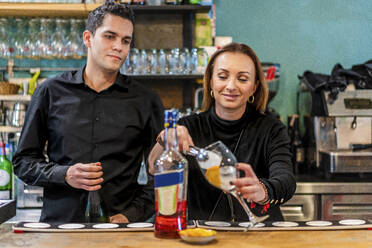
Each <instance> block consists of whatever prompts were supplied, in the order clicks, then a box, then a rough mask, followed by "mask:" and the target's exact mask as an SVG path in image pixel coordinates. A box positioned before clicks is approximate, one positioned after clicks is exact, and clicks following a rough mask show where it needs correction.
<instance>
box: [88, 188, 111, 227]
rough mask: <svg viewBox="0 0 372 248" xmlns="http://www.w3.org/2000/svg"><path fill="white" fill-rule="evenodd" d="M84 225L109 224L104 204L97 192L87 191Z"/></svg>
mask: <svg viewBox="0 0 372 248" xmlns="http://www.w3.org/2000/svg"><path fill="white" fill-rule="evenodd" d="M85 222H86V223H105V222H110V221H109V218H108V216H107V209H106V205H105V203H104V202H103V201H102V198H101V197H100V195H99V192H98V190H96V191H89V193H88V202H87V207H86V209H85Z"/></svg>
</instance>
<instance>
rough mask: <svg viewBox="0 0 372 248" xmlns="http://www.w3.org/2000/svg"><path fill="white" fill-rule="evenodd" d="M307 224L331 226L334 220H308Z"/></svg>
mask: <svg viewBox="0 0 372 248" xmlns="http://www.w3.org/2000/svg"><path fill="white" fill-rule="evenodd" d="M306 225H308V226H331V225H332V222H330V221H325V220H314V221H308V222H306Z"/></svg>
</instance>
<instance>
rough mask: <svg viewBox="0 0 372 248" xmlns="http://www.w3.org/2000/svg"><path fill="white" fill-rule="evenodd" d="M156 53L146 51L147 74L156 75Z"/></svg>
mask: <svg viewBox="0 0 372 248" xmlns="http://www.w3.org/2000/svg"><path fill="white" fill-rule="evenodd" d="M157 63H158V61H157V52H156V49H154V48H153V49H148V50H147V73H148V74H156V73H157V67H158V65H157Z"/></svg>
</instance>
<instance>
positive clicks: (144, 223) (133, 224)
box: [127, 222, 154, 228]
mask: <svg viewBox="0 0 372 248" xmlns="http://www.w3.org/2000/svg"><path fill="white" fill-rule="evenodd" d="M152 226H154V225H153V224H152V223H147V222H138V223H130V224H128V225H127V227H130V228H144V227H152Z"/></svg>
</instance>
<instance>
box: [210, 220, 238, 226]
mask: <svg viewBox="0 0 372 248" xmlns="http://www.w3.org/2000/svg"><path fill="white" fill-rule="evenodd" d="M204 224H206V225H208V226H231V224H230V223H229V222H223V221H206V222H204Z"/></svg>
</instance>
